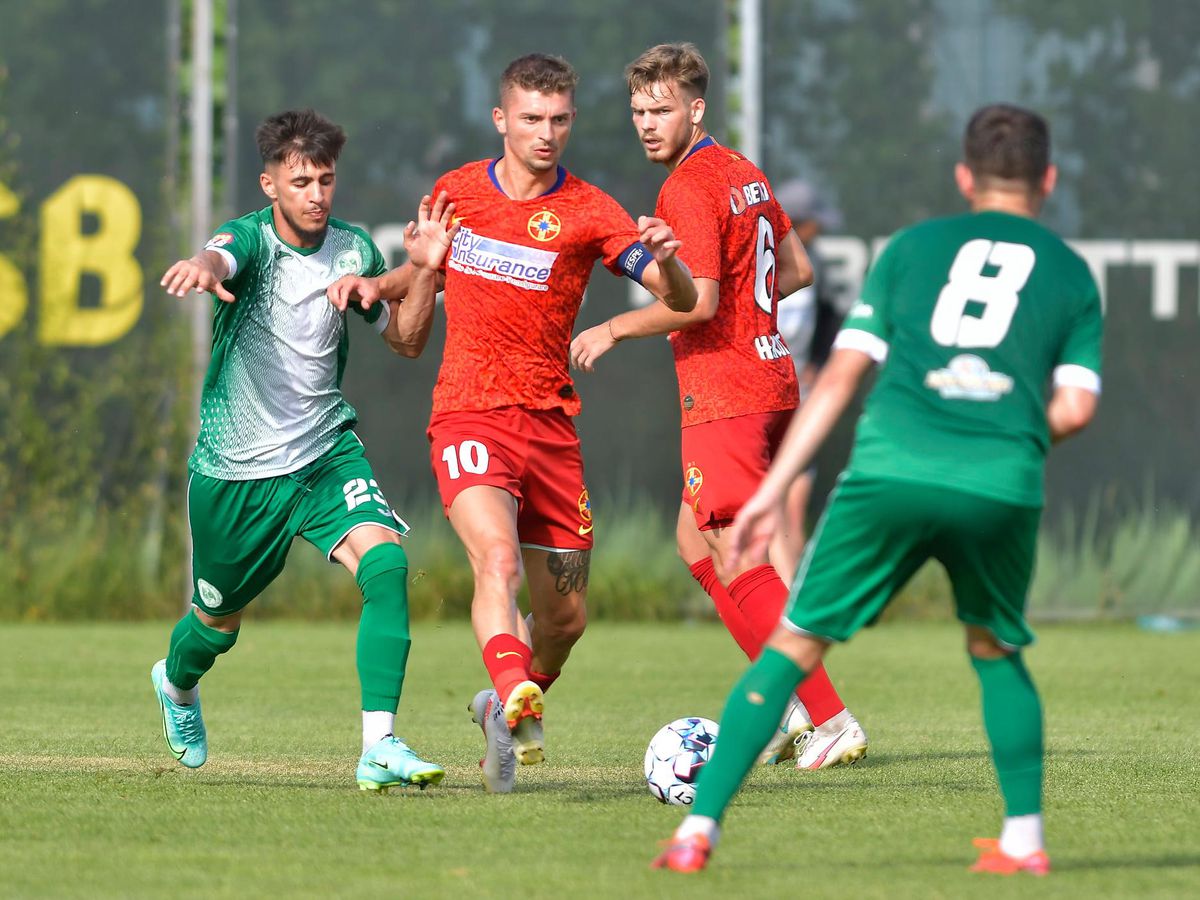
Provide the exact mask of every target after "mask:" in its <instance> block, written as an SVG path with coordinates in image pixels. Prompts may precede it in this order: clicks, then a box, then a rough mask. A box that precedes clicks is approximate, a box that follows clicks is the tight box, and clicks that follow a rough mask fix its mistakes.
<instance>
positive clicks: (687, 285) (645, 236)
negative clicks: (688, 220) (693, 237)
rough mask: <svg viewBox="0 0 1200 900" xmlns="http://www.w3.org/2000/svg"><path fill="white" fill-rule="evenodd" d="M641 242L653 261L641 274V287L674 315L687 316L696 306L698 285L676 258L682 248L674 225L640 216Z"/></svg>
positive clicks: (650, 217) (651, 217)
mask: <svg viewBox="0 0 1200 900" xmlns="http://www.w3.org/2000/svg"><path fill="white" fill-rule="evenodd" d="M638 230H639V231H640V232H641V234H640V235H639V239H640V240H641V242H642V243H643V244H645V245H646V248H647V249H648V250H649V251H650V255H651V256H653V257H654V261H653V262H652V263H650V265H648V266H647V267H646V270H645V271H644V272H643V273H642V285H643V286H644V287H645V288H646V289H647V290H648V291H650V293H652V294H654V296H656V297H657V298H658V299H659V300H661V301H662V302H663V303H664V304H666V305H667V307H668V308H670V309H672V310H674V311H675V312H680V313H686V312H689V311H690V310H692V309H693V308H694V307H695V306H696V286H695V284H693V282H692V276H691V273H689V272H688V270H687V267H686V266H684V265H683V263H681V262H680V261H679V258H678V257H677V256H676V255H675V253H676V251H678V250H679V248H680V247H681V246H682V242H681V241H679V240H678V239H676V237H675V233H674V232H673V231H672V230H671V226H670V225H668V224H667V223H666V222H664V221H663V220H662V219H658V218H655V217H653V216H639V217H638Z"/></svg>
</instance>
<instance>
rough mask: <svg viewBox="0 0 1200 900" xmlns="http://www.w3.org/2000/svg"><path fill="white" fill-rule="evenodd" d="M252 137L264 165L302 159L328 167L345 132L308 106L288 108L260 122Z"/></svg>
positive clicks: (344, 141) (343, 139) (333, 161)
mask: <svg viewBox="0 0 1200 900" xmlns="http://www.w3.org/2000/svg"><path fill="white" fill-rule="evenodd" d="M254 139H255V140H256V141H257V142H258V152H259V155H260V156H261V157H262V161H263V163H264V164H267V163H283V162H287V161H288V160H291V159H302V160H305V161H307V162H310V163H313V164H314V165H318V166H331V165H333V164H334V163H335V162H337V158H338V155H339V154H340V153H341V152H342V146H343V145H344V144H345V143H346V132H344V131H343V130H342V128H341V126H340V125H334V124H333V123H332V122H330V121H329V120H328V119H327V118H325V117H324V116H323V115H321V114H320V113H318V112H315V111H313V110H311V109H289V110H288V111H287V112H281V113H279V114H278V115H275V116H271V118H269V119H267V120H266V121H265V122H263V123H262V124H261V125H259V126H258V130H257V131H255V132H254Z"/></svg>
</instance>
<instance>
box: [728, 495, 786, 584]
mask: <svg viewBox="0 0 1200 900" xmlns="http://www.w3.org/2000/svg"><path fill="white" fill-rule="evenodd" d="M783 521H784V514H783V497H782V496H778V497H777V496H775V494H774V493H773V492H771V491H764V490H763V489H762V488H761V487H760V488H759V489H758V490H757V491H755V492H754V495H753V496H751V498H750V499H749V500H747V501H746V503H745V505H744V506H743V507H742V508H741V509H740V510H738V514H737V515H736V516H735V517H734V519H733V524H732V525H730V526H729V530H728V532H727V534H728V537H727V540H728V542H729V551H730V552H729V554H728V556H727V562H726V565H725V568H726V570H727V571H735V572H736V571H737V569H738V567H740V566H741V565H742V561H743V560H744V559H747V558H750V559H766V558H767V549H768V548H769V547H770V545H771V537H772V536H773V535H774V534H775V532H776V531H777V530H778V529H779V528H781V527H782V525H783Z"/></svg>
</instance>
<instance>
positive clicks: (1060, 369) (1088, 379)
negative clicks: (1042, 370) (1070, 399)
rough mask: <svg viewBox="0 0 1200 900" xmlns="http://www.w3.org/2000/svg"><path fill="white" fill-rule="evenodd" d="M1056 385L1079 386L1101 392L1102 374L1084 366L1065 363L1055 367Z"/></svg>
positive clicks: (1086, 389)
mask: <svg viewBox="0 0 1200 900" xmlns="http://www.w3.org/2000/svg"><path fill="white" fill-rule="evenodd" d="M1054 386H1055V387H1056V388H1059V387H1077V388H1083V389H1084V390H1085V391H1091V392H1092V393H1093V394H1099V393H1100V376H1099V375H1098V374H1096V373H1095V372H1093V371H1092V370H1091V369H1088V368H1086V367H1084V366H1075V365H1065V366H1057V367H1056V368H1055V369H1054Z"/></svg>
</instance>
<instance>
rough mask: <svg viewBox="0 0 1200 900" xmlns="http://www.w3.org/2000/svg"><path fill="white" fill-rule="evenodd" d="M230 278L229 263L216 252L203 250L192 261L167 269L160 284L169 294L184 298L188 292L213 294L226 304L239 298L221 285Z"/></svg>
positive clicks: (183, 261) (179, 263) (178, 263)
mask: <svg viewBox="0 0 1200 900" xmlns="http://www.w3.org/2000/svg"><path fill="white" fill-rule="evenodd" d="M228 277H229V263H227V262H226V261H225V258H224V257H223V256H221V254H220V253H217V252H216V251H215V250H201V251H200V252H199V253H197V254H196V255H195V256H193V257H192V258H191V259H181V260H179V262H177V263H175V265H173V266H171V268H169V269H167V271H166V273H165V274H164V275H163V277H162V280H161V281H160V282H159V284H160V285H162V287H164V288H166V290H167V293H168V294H174V295H175V296H176V297H182V296H184V295H186V294H187V292H188V291H192V290H194V291H195V292H196V293H198V294H206V293H213V294H216V295H217V297H218V298H219V299H221V300H224V301H225V302H226V303H232V302H233V301H234V300H236V299H237V298H236V297H234V296H233V294H231V293H229V291H227V290H226V289H225V286H224V285H223V284H221V282H222V281H224V280H225V279H226V278H228Z"/></svg>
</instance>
